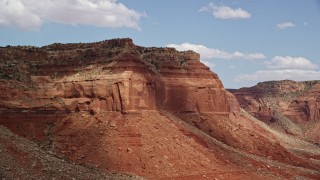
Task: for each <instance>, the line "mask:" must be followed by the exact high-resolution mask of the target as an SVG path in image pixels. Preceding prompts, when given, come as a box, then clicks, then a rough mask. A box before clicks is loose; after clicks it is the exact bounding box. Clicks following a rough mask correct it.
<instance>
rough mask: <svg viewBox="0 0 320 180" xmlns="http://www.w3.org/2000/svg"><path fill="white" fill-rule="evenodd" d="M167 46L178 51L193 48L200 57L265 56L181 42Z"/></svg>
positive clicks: (251, 58) (256, 57) (250, 57)
mask: <svg viewBox="0 0 320 180" xmlns="http://www.w3.org/2000/svg"><path fill="white" fill-rule="evenodd" d="M166 46H167V47H173V48H175V49H177V50H178V51H187V50H193V51H195V52H197V53H199V54H200V56H201V58H204V59H210V58H220V59H244V60H256V59H264V58H266V57H265V56H264V55H263V54H262V53H242V52H239V51H235V52H228V51H224V50H220V49H214V48H208V47H206V46H204V45H198V44H191V43H182V44H180V45H177V44H167V45H166Z"/></svg>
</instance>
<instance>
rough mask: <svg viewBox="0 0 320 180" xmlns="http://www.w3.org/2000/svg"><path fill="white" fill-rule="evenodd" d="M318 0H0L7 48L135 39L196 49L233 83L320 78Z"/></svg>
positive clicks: (1, 39) (2, 42) (1, 42)
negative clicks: (126, 38) (124, 38)
mask: <svg viewBox="0 0 320 180" xmlns="http://www.w3.org/2000/svg"><path fill="white" fill-rule="evenodd" d="M319 35H320V1H319V0H304V1H302V0H268V1H262V0H238V1H236V0H234V1H233V0H228V1H227V0H214V1H207V0H170V1H169V0H161V1H155V0H153V1H152V0H135V1H133V0H42V1H37V0H0V46H6V45H35V46H43V45H47V44H51V43H55V42H60V43H69V42H94V41H101V40H105V39H111V38H121V37H130V38H132V39H133V40H134V43H135V44H137V45H141V46H146V47H151V46H156V47H163V46H170V47H175V48H177V49H178V50H188V49H191V50H194V51H197V52H198V53H200V55H201V61H202V62H203V63H205V64H206V65H208V66H209V67H210V68H211V70H212V71H213V72H216V73H217V74H218V75H219V77H220V79H221V80H222V82H223V84H224V86H225V87H226V88H239V87H244V86H252V85H255V84H256V83H257V82H260V81H267V80H281V79H291V80H296V81H303V80H320V49H319V47H320V37H319Z"/></svg>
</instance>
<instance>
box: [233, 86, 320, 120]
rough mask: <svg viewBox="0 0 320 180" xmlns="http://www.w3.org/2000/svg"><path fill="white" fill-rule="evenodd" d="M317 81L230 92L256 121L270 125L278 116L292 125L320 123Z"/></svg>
mask: <svg viewBox="0 0 320 180" xmlns="http://www.w3.org/2000/svg"><path fill="white" fill-rule="evenodd" d="M319 89H320V82H319V81H306V82H294V81H289V80H285V81H270V82H264V83H258V84H257V85H256V86H253V87H250V88H241V89H239V90H235V91H232V92H233V94H234V95H235V96H236V98H237V99H238V101H239V103H240V105H241V107H242V108H244V109H245V110H246V111H248V112H250V113H251V114H253V115H254V116H256V117H257V118H258V119H261V120H265V121H272V118H273V115H274V114H275V112H280V113H282V114H283V115H285V116H286V117H288V118H290V119H292V120H294V121H295V122H303V121H319V120H320V91H319Z"/></svg>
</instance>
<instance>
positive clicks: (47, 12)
mask: <svg viewBox="0 0 320 180" xmlns="http://www.w3.org/2000/svg"><path fill="white" fill-rule="evenodd" d="M143 16H145V15H144V14H143V13H140V12H137V11H135V10H133V9H129V8H127V7H126V6H125V5H123V4H121V3H118V2H117V0H41V1H38V0H0V26H13V27H17V28H20V29H23V30H38V29H40V28H41V25H42V24H43V22H44V21H49V22H56V23H62V24H70V25H78V24H83V25H90V26H96V27H111V28H117V27H127V28H134V29H140V27H139V21H140V18H141V17H143Z"/></svg>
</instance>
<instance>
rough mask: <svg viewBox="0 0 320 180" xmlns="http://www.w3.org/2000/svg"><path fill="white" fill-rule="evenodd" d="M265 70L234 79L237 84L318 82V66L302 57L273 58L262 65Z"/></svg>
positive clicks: (319, 72) (319, 77) (319, 75)
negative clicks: (271, 81) (276, 81)
mask: <svg viewBox="0 0 320 180" xmlns="http://www.w3.org/2000/svg"><path fill="white" fill-rule="evenodd" d="M264 64H265V65H266V67H267V68H268V69H267V70H260V71H256V72H254V73H252V74H241V75H238V76H237V77H236V78H235V81H237V82H246V81H257V82H259V81H270V80H285V79H290V80H294V81H307V80H319V79H320V71H317V70H316V69H318V67H319V66H318V65H317V64H314V63H312V62H311V61H310V60H308V59H306V58H303V57H291V56H275V57H274V58H272V60H271V61H267V62H265V63H264Z"/></svg>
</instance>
